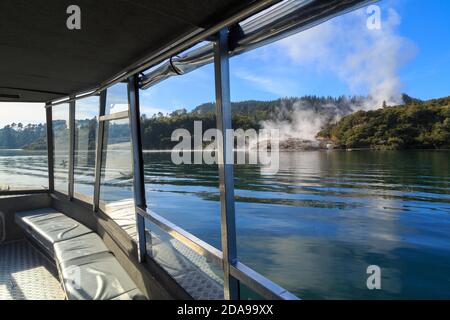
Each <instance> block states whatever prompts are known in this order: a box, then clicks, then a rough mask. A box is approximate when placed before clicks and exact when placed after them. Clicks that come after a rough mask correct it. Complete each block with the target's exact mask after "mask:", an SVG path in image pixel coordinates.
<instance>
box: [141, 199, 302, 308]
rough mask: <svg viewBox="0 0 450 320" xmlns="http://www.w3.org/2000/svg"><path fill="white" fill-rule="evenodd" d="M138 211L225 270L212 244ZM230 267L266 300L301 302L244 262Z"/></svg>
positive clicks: (160, 219)
mask: <svg viewBox="0 0 450 320" xmlns="http://www.w3.org/2000/svg"><path fill="white" fill-rule="evenodd" d="M136 211H137V213H138V214H139V215H140V216H141V217H143V218H144V219H146V220H148V221H149V222H151V223H153V224H155V225H156V226H158V227H159V228H161V229H162V230H164V231H165V232H166V233H167V234H169V235H170V236H171V237H172V238H174V239H176V240H178V241H180V242H181V243H182V244H184V245H185V246H187V247H188V248H190V249H191V250H193V251H195V252H196V253H197V254H199V255H201V256H203V257H205V258H207V259H209V260H210V261H212V262H213V263H215V264H216V265H217V266H219V267H221V268H224V259H223V253H222V251H220V250H219V249H217V248H215V247H213V246H211V245H210V244H208V243H206V242H204V241H203V240H201V239H199V238H197V237H196V236H194V235H192V234H191V233H189V232H187V231H186V230H184V229H182V228H180V227H179V226H177V225H175V224H174V223H172V222H170V221H169V220H167V219H165V218H164V217H162V216H160V215H158V214H157V213H155V212H152V211H151V210H149V209H147V210H143V209H142V208H139V207H136ZM228 266H229V269H230V274H231V276H232V277H233V278H235V279H236V280H237V281H239V282H241V283H243V284H244V285H246V286H247V287H248V288H250V289H251V290H253V291H254V292H255V293H257V294H259V295H260V296H262V297H264V298H265V299H269V300H299V298H298V297H297V296H296V295H294V294H292V293H290V292H289V291H287V290H286V289H284V288H282V287H281V286H279V285H278V284H276V283H275V282H273V281H270V280H269V279H267V278H266V277H264V276H263V275H261V274H259V273H258V272H256V271H255V270H253V269H251V268H250V267H248V266H246V265H245V264H243V263H242V262H239V261H235V262H230V263H229V264H228ZM237 298H239V297H237Z"/></svg>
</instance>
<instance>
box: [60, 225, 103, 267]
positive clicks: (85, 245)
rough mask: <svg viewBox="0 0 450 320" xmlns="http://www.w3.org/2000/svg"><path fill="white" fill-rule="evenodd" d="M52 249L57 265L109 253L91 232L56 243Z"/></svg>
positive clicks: (98, 238)
mask: <svg viewBox="0 0 450 320" xmlns="http://www.w3.org/2000/svg"><path fill="white" fill-rule="evenodd" d="M54 248H55V258H56V260H57V261H58V263H59V264H62V263H63V262H67V261H69V260H73V259H78V258H82V257H86V256H90V255H93V254H97V253H104V252H109V250H108V248H107V247H106V245H105V244H104V243H103V241H102V239H101V238H100V237H99V236H98V235H97V234H96V233H93V232H91V233H88V234H84V235H82V236H79V237H76V238H72V239H68V240H64V241H60V242H56V243H55V245H54Z"/></svg>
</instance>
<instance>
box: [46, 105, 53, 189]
mask: <svg viewBox="0 0 450 320" xmlns="http://www.w3.org/2000/svg"><path fill="white" fill-rule="evenodd" d="M48 105H49V104H48V103H46V109H45V113H46V121H47V153H48V190H50V192H53V191H54V190H55V184H54V181H55V180H54V171H53V168H54V166H53V119H52V117H53V116H52V112H53V108H51V107H47V106H48Z"/></svg>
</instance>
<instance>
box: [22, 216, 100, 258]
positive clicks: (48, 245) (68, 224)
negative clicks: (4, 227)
mask: <svg viewBox="0 0 450 320" xmlns="http://www.w3.org/2000/svg"><path fill="white" fill-rule="evenodd" d="M15 219H16V223H17V224H18V225H20V226H21V227H22V228H24V229H25V230H26V231H28V233H29V234H30V235H31V236H32V237H33V238H35V239H36V240H37V241H38V242H39V243H40V244H41V245H42V246H43V247H44V248H45V249H47V250H48V252H49V253H50V254H51V255H53V254H54V248H53V245H54V244H55V243H57V242H60V241H64V240H69V239H72V238H76V237H79V236H82V235H85V234H88V233H92V230H90V229H88V228H87V227H86V226H84V225H83V224H81V223H79V222H78V221H76V220H74V219H71V218H69V217H68V216H66V215H64V214H62V213H61V212H58V211H56V210H54V209H51V208H45V209H38V210H31V211H22V212H18V213H16V215H15Z"/></svg>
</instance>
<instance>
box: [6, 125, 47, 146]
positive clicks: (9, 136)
mask: <svg viewBox="0 0 450 320" xmlns="http://www.w3.org/2000/svg"><path fill="white" fill-rule="evenodd" d="M46 130H47V127H46V125H45V124H27V125H24V124H22V123H12V124H10V125H6V126H5V127H3V128H2V129H0V149H20V148H23V147H24V146H27V145H28V144H30V143H32V142H34V141H38V140H42V138H43V137H44V136H45V134H46ZM43 148H44V149H45V148H46V145H44V146H43Z"/></svg>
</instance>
